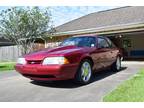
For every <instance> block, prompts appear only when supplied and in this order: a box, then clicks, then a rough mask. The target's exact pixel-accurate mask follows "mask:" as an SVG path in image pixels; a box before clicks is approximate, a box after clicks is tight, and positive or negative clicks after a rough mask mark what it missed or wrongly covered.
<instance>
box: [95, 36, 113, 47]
mask: <svg viewBox="0 0 144 108" xmlns="http://www.w3.org/2000/svg"><path fill="white" fill-rule="evenodd" d="M109 47H110V46H109V44H108V42H107V41H106V39H104V38H98V48H109Z"/></svg>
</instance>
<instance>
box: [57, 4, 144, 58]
mask: <svg viewBox="0 0 144 108" xmlns="http://www.w3.org/2000/svg"><path fill="white" fill-rule="evenodd" d="M56 31H57V32H56V33H55V38H58V37H59V38H61V39H64V38H66V37H70V36H73V35H81V34H96V35H103V36H108V37H109V38H110V39H111V40H112V41H113V42H114V43H115V44H116V45H117V46H118V47H120V48H122V49H123V52H124V55H125V56H126V57H131V58H144V6H138V7H137V6H132V7H129V6H128V7H121V8H115V9H110V10H105V11H99V12H95V13H91V14H88V15H86V16H83V17H80V18H78V19H75V20H72V21H70V22H68V23H65V24H63V25H60V26H58V27H56Z"/></svg>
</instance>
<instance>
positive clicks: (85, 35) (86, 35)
mask: <svg viewBox="0 0 144 108" xmlns="http://www.w3.org/2000/svg"><path fill="white" fill-rule="evenodd" d="M72 37H100V38H107V37H106V36H98V35H96V34H84V35H74V36H72Z"/></svg>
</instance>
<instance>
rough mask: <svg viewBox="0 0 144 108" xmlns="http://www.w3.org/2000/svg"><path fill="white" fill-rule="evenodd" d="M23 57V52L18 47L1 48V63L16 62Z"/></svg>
mask: <svg viewBox="0 0 144 108" xmlns="http://www.w3.org/2000/svg"><path fill="white" fill-rule="evenodd" d="M19 56H21V51H20V49H19V48H18V47H17V46H4V47H0V62H2V61H16V60H17V58H18V57H19Z"/></svg>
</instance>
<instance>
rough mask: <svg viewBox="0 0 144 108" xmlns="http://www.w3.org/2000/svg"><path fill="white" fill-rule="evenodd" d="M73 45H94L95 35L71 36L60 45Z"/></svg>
mask: <svg viewBox="0 0 144 108" xmlns="http://www.w3.org/2000/svg"><path fill="white" fill-rule="evenodd" d="M69 45H74V46H78V47H94V46H95V45H96V40H95V37H71V38H68V39H66V40H64V41H63V42H62V43H61V44H60V46H69Z"/></svg>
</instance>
